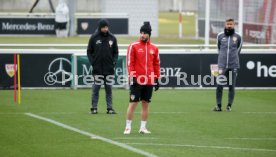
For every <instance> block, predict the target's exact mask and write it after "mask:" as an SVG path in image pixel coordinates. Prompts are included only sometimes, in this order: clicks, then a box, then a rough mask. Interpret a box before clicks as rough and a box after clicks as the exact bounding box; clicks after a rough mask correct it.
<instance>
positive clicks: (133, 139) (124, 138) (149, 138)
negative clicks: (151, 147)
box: [113, 137, 160, 140]
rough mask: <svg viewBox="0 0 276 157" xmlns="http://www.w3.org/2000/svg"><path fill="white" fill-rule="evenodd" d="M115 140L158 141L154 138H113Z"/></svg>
mask: <svg viewBox="0 0 276 157" xmlns="http://www.w3.org/2000/svg"><path fill="white" fill-rule="evenodd" d="M113 139H115V140H158V139H160V138H155V137H114V138H113Z"/></svg>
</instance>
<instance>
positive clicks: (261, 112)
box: [242, 112, 276, 114]
mask: <svg viewBox="0 0 276 157" xmlns="http://www.w3.org/2000/svg"><path fill="white" fill-rule="evenodd" d="M242 113H244V114H276V112H242Z"/></svg>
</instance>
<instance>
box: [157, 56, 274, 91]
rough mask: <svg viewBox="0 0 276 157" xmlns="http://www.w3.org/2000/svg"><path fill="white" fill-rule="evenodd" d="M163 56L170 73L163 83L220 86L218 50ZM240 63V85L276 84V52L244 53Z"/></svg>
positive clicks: (165, 69) (165, 71) (163, 72)
mask: <svg viewBox="0 0 276 157" xmlns="http://www.w3.org/2000/svg"><path fill="white" fill-rule="evenodd" d="M160 59H161V75H163V76H167V77H169V83H168V84H167V85H163V87H200V86H202V87H214V86H216V79H215V77H214V76H212V73H211V69H210V66H211V65H212V64H216V63H217V54H160ZM240 63H241V67H240V69H239V70H238V77H237V87H276V53H275V54H261V53H260V54H241V55H240ZM178 76H180V78H179V77H178ZM183 76H184V77H185V78H184V77H183ZM163 82H165V81H164V77H163V79H162V83H163Z"/></svg>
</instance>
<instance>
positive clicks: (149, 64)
mask: <svg viewBox="0 0 276 157" xmlns="http://www.w3.org/2000/svg"><path fill="white" fill-rule="evenodd" d="M150 35H151V26H150V23H149V22H144V25H143V26H142V27H141V29H140V40H138V41H137V42H134V43H132V44H130V46H129V47H128V52H127V66H128V74H129V79H130V99H129V105H128V110H127V120H126V128H125V131H124V134H126V135H127V134H130V132H131V123H132V119H133V114H134V111H135V108H136V106H137V105H138V103H139V101H141V102H142V111H141V126H140V130H139V133H141V134H150V133H151V132H150V131H148V130H147V128H146V123H147V119H148V112H149V103H150V101H151V96H152V91H153V87H155V91H157V90H158V89H159V83H158V78H159V77H160V59H159V53H158V48H157V47H156V46H155V45H154V44H152V43H151V42H150Z"/></svg>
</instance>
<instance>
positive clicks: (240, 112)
mask: <svg viewBox="0 0 276 157" xmlns="http://www.w3.org/2000/svg"><path fill="white" fill-rule="evenodd" d="M100 94H101V98H100V102H99V112H100V113H99V114H98V115H91V114H89V108H90V95H91V91H90V90H88V89H82V90H23V91H22V104H21V105H17V104H14V103H13V91H11V90H4V91H0V156H1V157H37V156H40V157H53V156H56V157H63V156H64V157H65V156H66V157H68V156H69V157H71V156H72V157H73V156H78V157H87V156H92V157H107V156H112V157H113V156H114V157H118V156H120V157H130V156H131V157H132V156H141V155H140V154H137V153H134V152H131V151H129V150H127V149H124V148H121V147H118V146H116V145H112V144H110V143H106V142H103V141H101V140H99V139H91V138H89V137H87V136H84V135H81V134H79V133H76V132H74V131H71V130H68V129H64V128H62V127H60V126H57V125H54V124H51V123H49V122H45V121H43V120H39V119H35V118H32V117H29V116H27V115H25V114H24V113H26V112H29V113H33V114H36V115H39V116H42V117H46V118H49V119H51V120H55V121H58V122H60V123H63V124H66V125H69V126H71V127H74V128H77V129H80V130H82V131H86V132H89V133H93V134H96V135H99V136H102V137H105V138H108V139H111V140H113V141H117V142H120V143H124V144H127V145H129V146H132V147H134V148H138V149H140V150H142V151H146V152H148V153H152V154H155V155H156V156H160V157H183V156H185V157H214V156H223V157H275V156H276V131H275V130H276V97H275V95H276V91H275V90H238V91H237V95H236V101H235V104H234V106H233V111H232V112H225V111H224V112H221V113H215V112H212V111H211V109H212V108H213V107H214V104H215V99H214V97H215V91H214V90H166V89H161V90H159V91H158V92H155V93H154V95H153V100H152V103H151V104H150V112H151V114H150V117H149V121H148V128H149V129H150V130H151V131H152V134H151V135H141V134H138V129H139V124H140V117H139V113H138V112H139V111H140V107H139V108H137V110H136V111H137V113H136V114H135V118H134V122H133V131H132V134H131V135H128V136H125V135H123V130H124V125H125V113H126V109H127V104H128V91H127V90H122V89H115V90H114V91H113V95H114V104H115V109H116V111H117V112H118V114H117V115H107V114H105V103H104V101H105V100H104V90H103V89H102V90H101V93H100ZM226 95H227V92H225V94H224V96H225V97H224V98H225V99H224V102H225V103H226V100H227V99H226ZM225 103H224V107H225Z"/></svg>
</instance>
